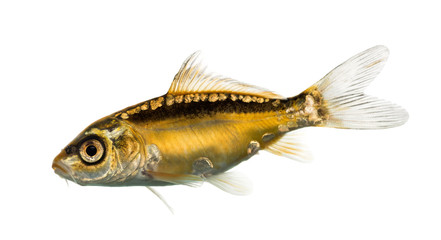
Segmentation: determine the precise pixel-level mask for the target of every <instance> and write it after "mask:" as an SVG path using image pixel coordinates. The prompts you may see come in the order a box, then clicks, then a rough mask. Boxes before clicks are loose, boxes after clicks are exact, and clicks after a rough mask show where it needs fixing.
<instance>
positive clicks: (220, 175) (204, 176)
mask: <svg viewBox="0 0 441 240" xmlns="http://www.w3.org/2000/svg"><path fill="white" fill-rule="evenodd" d="M387 56H388V50H387V48H385V47H383V46H376V47H373V48H371V49H368V50H366V51H364V52H362V53H360V54H358V55H356V56H354V57H353V58H351V59H349V60H348V61H346V62H345V63H343V64H341V65H340V66H338V67H337V68H335V69H334V70H333V71H331V72H330V73H329V74H328V75H326V76H325V77H324V78H323V79H321V80H320V81H319V82H317V83H316V84H314V85H313V86H311V87H310V88H308V89H307V90H305V91H303V92H302V93H300V94H299V95H297V96H294V97H288V98H285V97H283V96H280V95H278V94H275V93H273V92H270V91H268V90H265V89H262V88H259V87H255V86H252V85H248V84H244V83H240V82H238V81H235V80H232V79H230V78H224V77H220V76H215V75H211V74H207V73H205V71H204V69H203V68H202V67H201V65H200V63H199V58H198V54H197V53H196V54H193V55H192V56H190V57H189V58H188V59H187V60H186V61H185V62H184V64H183V65H182V67H181V69H180V70H179V72H178V74H177V75H176V76H175V78H174V81H173V83H172V85H171V87H170V90H169V91H168V93H167V94H165V95H162V96H160V97H157V98H154V99H151V100H148V101H145V102H142V103H139V104H136V105H134V106H131V107H128V108H126V109H123V110H121V111H118V112H116V113H114V114H111V115H109V116H107V117H104V118H102V119H100V120H98V121H96V122H95V123H93V124H91V125H90V126H89V127H87V128H86V129H85V130H84V131H83V132H81V133H80V134H79V135H78V136H77V138H75V139H74V140H73V141H72V142H71V143H70V144H69V145H68V146H67V147H66V148H65V149H63V150H62V151H61V153H60V154H59V155H58V156H57V157H56V158H55V160H54V162H53V168H54V170H55V172H56V173H57V174H58V175H60V176H62V177H64V178H66V179H69V180H72V181H75V182H77V183H79V184H81V185H102V186H163V185H171V184H185V185H197V184H198V183H202V182H204V181H208V182H210V183H212V184H214V185H215V186H217V187H219V188H221V189H222V190H225V191H227V192H230V193H235V194H241V193H243V192H244V191H245V190H244V189H242V188H241V186H240V184H239V183H238V182H237V181H236V180H235V179H234V177H233V176H232V175H228V174H227V173H226V172H227V171H228V170H229V169H231V168H233V167H234V166H236V165H237V164H239V163H241V162H242V161H245V160H247V159H249V158H250V157H252V156H253V155H255V154H256V153H257V152H258V151H259V150H267V151H270V152H272V153H274V154H277V155H282V156H286V157H289V158H293V159H297V160H304V159H305V158H307V154H306V152H305V150H304V148H303V147H302V145H301V143H300V142H299V141H298V138H297V134H296V130H298V129H300V128H304V127H311V126H314V127H335V128H352V129H381V128H389V127H395V126H399V125H401V124H403V123H405V122H406V120H407V116H408V115H407V113H406V111H405V110H403V109H402V108H400V107H398V106H396V105H394V104H391V103H388V102H386V101H383V100H380V99H376V98H374V97H370V96H367V95H365V94H364V93H363V90H364V88H365V87H366V86H367V85H368V84H369V83H370V81H371V80H373V78H375V76H376V75H377V74H378V73H379V72H380V70H381V68H382V66H383V65H384V62H385V61H386V59H387Z"/></svg>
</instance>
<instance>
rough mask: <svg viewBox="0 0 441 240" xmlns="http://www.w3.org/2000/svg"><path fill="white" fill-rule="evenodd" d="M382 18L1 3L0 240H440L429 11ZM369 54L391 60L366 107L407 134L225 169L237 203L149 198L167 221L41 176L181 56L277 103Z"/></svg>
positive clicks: (313, 132) (321, 146) (163, 81)
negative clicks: (393, 112) (242, 185)
mask: <svg viewBox="0 0 441 240" xmlns="http://www.w3.org/2000/svg"><path fill="white" fill-rule="evenodd" d="M158 2H159V1H158ZM305 2H311V3H305ZM330 2H333V3H330ZM390 2H392V1H389V2H387V1H374V0H371V1H360V2H355V1H347V2H344V1H322V2H318V1H317V2H314V3H312V1H299V2H295V1H291V2H285V1H268V2H260V1H250V2H239V1H226V0H223V1H218V2H208V1H161V3H160V4H159V3H146V2H145V1H89V0H88V1H2V2H1V3H0V81H1V85H0V86H1V87H0V91H1V94H0V98H1V99H0V104H1V109H0V110H1V118H0V121H1V125H0V126H1V128H2V129H1V138H0V141H1V144H0V147H1V155H0V159H1V165H0V169H1V170H0V173H1V174H0V178H1V179H0V180H1V181H0V184H1V191H0V194H1V196H0V201H1V204H0V210H1V212H0V219H1V223H0V228H1V230H0V238H1V239H31V238H32V239H37V238H38V239H78V238H81V239H104V238H108V239H172V238H174V239H239V238H247V239H257V238H260V237H262V238H266V239H440V238H441V228H440V227H441V206H440V205H441V204H440V203H441V194H440V191H441V190H440V184H441V163H440V160H441V158H440V156H439V147H440V146H439V143H440V141H439V136H440V133H441V132H440V128H439V126H440V124H439V121H440V117H441V115H440V111H439V104H438V102H439V97H438V93H439V92H438V91H439V84H440V80H441V79H440V71H439V69H440V58H439V56H440V53H441V51H440V43H441V37H440V23H441V17H440V13H439V9H440V8H439V6H437V5H436V4H435V3H436V1H434V2H429V1H396V3H394V4H392V3H390ZM377 44H383V45H386V46H388V47H389V49H390V52H391V55H390V58H389V61H388V63H387V64H386V67H385V68H384V70H383V72H382V73H381V74H380V75H379V77H378V78H377V79H376V81H374V82H373V83H372V85H371V86H370V87H369V89H368V93H369V94H371V95H375V96H377V97H381V98H385V99H388V100H391V101H393V102H396V103H398V104H400V105H401V106H403V107H404V108H406V109H407V110H408V111H409V113H410V119H409V121H408V123H407V124H406V125H404V126H402V127H399V128H395V129H388V130H381V131H355V130H336V129H309V130H308V131H305V133H306V135H307V139H306V142H307V144H308V146H309V147H310V149H311V151H312V153H313V154H314V161H313V162H311V163H308V164H304V163H299V162H295V161H292V160H288V159H285V158H281V157H278V156H274V155H271V154H269V153H266V152H262V153H261V154H260V155H258V156H256V157H253V158H252V159H251V160H249V161H247V162H245V163H243V164H241V165H240V166H238V167H237V170H238V171H240V172H242V173H244V174H246V175H247V176H248V177H249V178H250V179H252V181H253V182H254V192H253V194H252V195H250V196H246V197H237V196H232V195H229V194H227V193H224V192H222V191H220V190H218V189H216V188H214V187H212V186H209V185H204V186H203V187H201V188H196V189H193V188H189V187H184V186H174V187H164V188H159V189H158V190H159V191H160V192H161V193H162V195H164V197H165V198H166V199H167V200H168V202H169V203H170V204H171V205H172V206H173V208H174V209H175V211H176V214H175V215H172V214H170V212H168V210H167V208H166V207H165V206H164V205H163V204H162V203H161V202H160V201H159V200H158V199H157V198H156V197H155V196H154V195H153V194H151V193H150V192H149V191H148V190H147V189H145V188H143V187H130V188H105V187H81V186H78V185H76V184H74V183H69V186H67V185H66V182H65V181H64V180H62V179H60V178H59V177H58V176H57V175H55V174H54V173H53V170H52V169H51V162H52V159H53V158H54V156H55V155H56V154H58V153H59V151H60V150H61V149H62V148H63V147H64V146H65V145H66V144H67V143H68V142H70V140H72V139H73V138H74V137H75V136H76V134H78V133H79V132H80V131H81V130H82V129H83V128H85V127H86V126H87V125H88V124H90V123H91V122H93V121H94V120H97V119H98V118H100V117H103V116H105V115H108V114H110V113H112V112H115V111H117V110H119V109H122V108H124V107H127V106H129V105H132V104H135V103H138V102H141V101H144V100H147V99H149V98H153V97H156V96H159V95H162V94H164V93H165V92H166V91H167V90H168V87H169V84H170V83H171V80H172V78H173V76H174V74H175V73H176V72H177V70H178V69H179V67H180V65H181V63H182V61H183V60H184V59H185V58H186V57H187V56H188V55H189V54H191V53H192V52H194V51H196V50H202V51H203V55H204V59H205V62H206V63H207V64H208V65H209V69H210V70H211V71H215V72H217V73H221V74H223V75H226V76H230V77H233V78H235V79H238V80H240V81H243V82H247V83H251V84H254V85H258V86H262V87H266V88H269V89H271V90H273V91H275V92H278V93H280V94H282V95H285V96H292V95H295V94H297V93H299V92H301V91H302V90H304V89H305V88H307V87H309V86H310V85H312V84H313V83H314V82H316V81H317V80H319V79H320V78H321V77H322V76H324V75H325V74H326V73H327V72H328V71H330V70H331V69H332V68H334V67H335V66H337V65H338V64H340V63H341V62H343V61H345V60H346V59H347V58H349V57H351V56H352V55H354V54H356V53H358V52H360V51H363V50H365V49H367V48H369V47H372V46H374V45H377Z"/></svg>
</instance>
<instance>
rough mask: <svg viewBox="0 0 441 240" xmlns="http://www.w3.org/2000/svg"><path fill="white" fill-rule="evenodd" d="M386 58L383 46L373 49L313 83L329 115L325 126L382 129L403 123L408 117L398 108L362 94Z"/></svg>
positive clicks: (386, 54)
mask: <svg viewBox="0 0 441 240" xmlns="http://www.w3.org/2000/svg"><path fill="white" fill-rule="evenodd" d="M388 56H389V50H388V49H387V48H386V47H385V46H375V47H373V48H370V49H368V50H366V51H364V52H361V53H359V54H357V55H355V56H353V57H352V58H350V59H349V60H347V61H346V62H344V63H342V64H341V65H339V66H338V67H336V68H335V69H334V70H332V71H331V72H330V73H328V74H327V75H326V76H325V77H324V78H322V79H321V80H320V81H319V82H317V83H316V84H315V86H316V87H317V89H318V90H319V91H320V92H321V94H322V95H323V97H324V99H325V100H326V103H327V107H328V110H329V113H330V118H329V120H328V121H327V123H326V126H327V127H335V128H352V129H382V128H391V127H396V126H400V125H402V124H404V123H405V122H406V121H407V119H408V114H407V112H406V111H405V110H404V109H402V108H401V107H399V106H397V105H395V104H392V103H389V102H387V101H384V100H381V99H377V98H375V97H371V96H367V95H365V94H364V93H363V91H364V90H365V88H366V87H367V86H368V85H369V83H370V82H371V81H372V80H373V79H374V78H375V77H376V76H377V75H378V73H380V71H381V69H382V68H383V66H384V64H385V62H386V60H387V57H388Z"/></svg>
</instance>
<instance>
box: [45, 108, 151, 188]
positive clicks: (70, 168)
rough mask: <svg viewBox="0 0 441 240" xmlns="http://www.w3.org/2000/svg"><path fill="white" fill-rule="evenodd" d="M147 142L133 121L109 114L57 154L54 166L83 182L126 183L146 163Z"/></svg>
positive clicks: (70, 178)
mask: <svg viewBox="0 0 441 240" xmlns="http://www.w3.org/2000/svg"><path fill="white" fill-rule="evenodd" d="M143 146H144V145H143V143H142V138H140V137H139V135H138V134H137V133H136V132H135V131H134V130H133V129H132V128H131V127H130V125H129V124H127V123H125V122H123V121H121V120H118V119H115V118H111V117H105V118H103V119H100V120H98V121H96V122H94V123H92V124H91V125H90V126H89V127H87V128H86V129H85V130H84V131H82V132H81V133H80V134H79V135H78V136H77V137H76V138H75V139H74V140H73V141H72V142H71V143H69V144H68V145H67V146H66V147H65V148H64V149H63V150H62V151H61V152H60V154H58V155H57V156H56V157H55V159H54V161H53V163H52V168H53V169H54V171H55V173H56V174H58V175H59V176H61V177H62V178H65V179H68V180H71V181H73V182H76V183H78V184H80V185H100V186H106V185H118V184H123V183H124V182H125V181H126V180H128V179H129V178H130V177H133V176H134V175H136V172H137V171H139V170H140V168H141V167H142V166H143V165H144V162H145V160H144V159H145V158H144V156H145V154H144V147H143Z"/></svg>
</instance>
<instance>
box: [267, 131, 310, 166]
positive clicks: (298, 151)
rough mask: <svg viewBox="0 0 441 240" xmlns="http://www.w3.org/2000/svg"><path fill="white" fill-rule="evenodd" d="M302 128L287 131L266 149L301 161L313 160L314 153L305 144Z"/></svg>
mask: <svg viewBox="0 0 441 240" xmlns="http://www.w3.org/2000/svg"><path fill="white" fill-rule="evenodd" d="M301 131H302V130H296V131H293V132H289V133H286V134H285V135H284V136H283V137H282V138H280V139H279V140H277V141H276V142H274V143H272V144H271V145H269V146H267V147H266V148H265V150H266V151H268V152H270V153H273V154H276V155H279V156H283V157H287V158H290V159H293V160H296V161H300V162H309V161H311V160H312V154H311V153H310V151H309V150H308V148H307V147H306V146H305V145H304V144H303V141H302V140H303V139H304V138H303V133H302V132H301Z"/></svg>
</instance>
